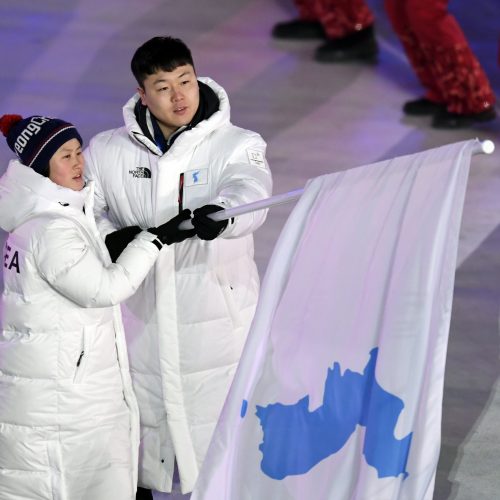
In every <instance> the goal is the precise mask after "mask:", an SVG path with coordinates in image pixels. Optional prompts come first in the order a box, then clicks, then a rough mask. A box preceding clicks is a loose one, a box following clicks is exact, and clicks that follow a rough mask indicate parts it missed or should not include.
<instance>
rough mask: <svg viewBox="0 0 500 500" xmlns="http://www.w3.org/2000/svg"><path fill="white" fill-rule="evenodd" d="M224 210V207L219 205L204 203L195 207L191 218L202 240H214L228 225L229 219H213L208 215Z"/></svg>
mask: <svg viewBox="0 0 500 500" xmlns="http://www.w3.org/2000/svg"><path fill="white" fill-rule="evenodd" d="M220 210H224V207H220V206H219V205H204V206H203V207H200V208H197V209H195V211H194V212H193V218H192V220H191V222H192V224H193V226H194V229H195V231H196V234H197V235H198V238H200V239H202V240H213V239H215V238H217V236H219V234H221V233H222V231H224V229H226V227H227V223H228V220H227V219H225V220H217V221H216V220H212V219H210V218H209V217H207V215H208V214H213V213H215V212H219V211H220Z"/></svg>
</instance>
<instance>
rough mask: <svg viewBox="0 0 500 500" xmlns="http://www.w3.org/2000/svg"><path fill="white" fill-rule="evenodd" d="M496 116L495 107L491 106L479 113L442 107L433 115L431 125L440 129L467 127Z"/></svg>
mask: <svg viewBox="0 0 500 500" xmlns="http://www.w3.org/2000/svg"><path fill="white" fill-rule="evenodd" d="M496 116H497V113H496V111H495V108H493V107H491V108H489V109H486V110H484V111H481V112H480V113H469V114H458V113H451V112H450V111H447V110H446V109H444V110H443V111H441V112H439V113H437V114H436V115H434V119H433V120H432V126H433V127H434V128H441V129H457V128H467V127H471V126H473V125H477V124H480V123H485V122H489V121H491V120H494V119H495V118H496Z"/></svg>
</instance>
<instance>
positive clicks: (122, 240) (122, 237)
mask: <svg viewBox="0 0 500 500" xmlns="http://www.w3.org/2000/svg"><path fill="white" fill-rule="evenodd" d="M140 232H141V228H140V227H139V226H127V227H123V228H122V229H118V231H114V232H113V233H109V234H108V235H107V236H106V238H105V240H104V242H105V243H106V247H107V248H108V252H109V255H110V257H111V261H112V262H116V259H118V257H120V254H121V253H122V252H123V250H125V247H126V246H127V245H128V244H129V243H130V242H131V241H132V240H133V239H134V238H135V235H136V234H138V233H140Z"/></svg>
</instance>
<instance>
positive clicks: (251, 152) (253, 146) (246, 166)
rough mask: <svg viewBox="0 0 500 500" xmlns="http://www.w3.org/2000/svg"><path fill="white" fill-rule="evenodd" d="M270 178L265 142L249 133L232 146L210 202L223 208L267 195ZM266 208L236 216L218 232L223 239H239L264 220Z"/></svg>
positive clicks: (270, 186) (270, 191) (268, 194)
mask: <svg viewBox="0 0 500 500" xmlns="http://www.w3.org/2000/svg"><path fill="white" fill-rule="evenodd" d="M272 185H273V182H272V177H271V171H270V169H269V165H268V163H267V160H266V143H265V142H264V140H263V139H262V138H261V137H260V136H259V135H258V134H251V136H250V138H249V140H247V141H246V142H245V143H244V144H243V145H242V146H241V147H239V148H237V149H235V151H234V152H233V153H232V155H231V157H230V159H229V162H228V164H227V165H226V166H225V167H224V169H223V171H222V173H221V175H220V177H219V179H218V183H217V194H218V195H217V197H216V198H215V199H214V200H212V201H211V203H213V204H216V205H221V206H223V207H224V208H231V207H237V206H239V205H244V204H246V203H251V202H254V201H258V200H262V199H263V198H268V197H270V196H271V193H272ZM266 216H267V210H259V211H256V212H252V213H249V214H245V215H240V216H238V217H235V218H234V219H233V220H230V221H229V224H228V227H227V228H226V230H225V231H224V232H223V233H222V234H221V237H223V238H238V237H240V236H244V235H246V234H249V233H252V232H253V231H255V230H256V229H257V228H259V227H260V226H261V225H262V223H263V222H264V221H265V219H266Z"/></svg>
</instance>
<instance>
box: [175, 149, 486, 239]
mask: <svg viewBox="0 0 500 500" xmlns="http://www.w3.org/2000/svg"><path fill="white" fill-rule="evenodd" d="M493 151H495V144H494V143H493V141H490V140H485V141H477V142H476V144H475V145H474V147H473V150H472V154H474V155H476V154H488V155H489V154H491V153H493ZM303 192H304V188H302V189H295V190H293V191H289V192H288V193H282V194H277V195H275V196H271V197H270V198H264V199H263V200H258V201H254V202H252V203H246V204H245V205H240V206H238V207H233V208H226V209H225V210H220V211H219V212H216V213H214V214H210V215H208V216H207V217H209V218H210V219H212V220H215V221H219V220H226V219H231V218H232V217H236V216H237V215H244V214H248V213H251V212H255V211H257V210H264V209H266V208H270V207H275V206H277V205H283V204H285V203H290V202H292V201H295V200H298V199H299V198H300V197H301V196H302V193H303ZM192 228H193V225H192V224H191V221H190V220H187V221H183V222H181V224H180V225H179V229H183V230H187V229H192Z"/></svg>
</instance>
